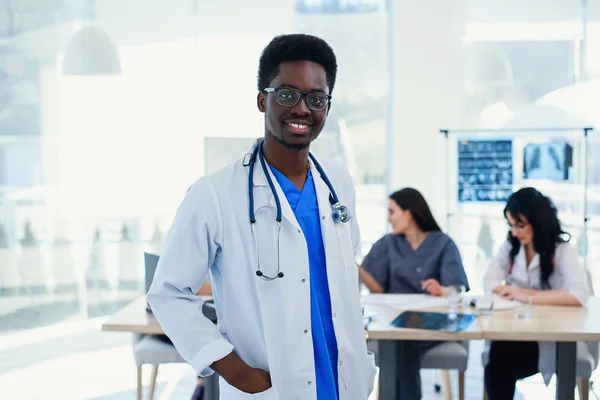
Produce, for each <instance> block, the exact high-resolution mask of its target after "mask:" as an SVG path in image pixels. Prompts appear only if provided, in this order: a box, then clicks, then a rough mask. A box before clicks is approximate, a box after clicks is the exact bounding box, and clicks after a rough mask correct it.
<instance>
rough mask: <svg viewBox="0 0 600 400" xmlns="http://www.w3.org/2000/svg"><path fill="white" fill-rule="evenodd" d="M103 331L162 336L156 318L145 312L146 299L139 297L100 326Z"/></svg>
mask: <svg viewBox="0 0 600 400" xmlns="http://www.w3.org/2000/svg"><path fill="white" fill-rule="evenodd" d="M102 330H103V331H116V332H134V333H147V334H155V335H159V334H163V333H164V332H163V330H162V328H161V327H160V325H159V324H158V321H156V318H154V316H153V315H152V314H150V313H148V312H146V297H145V296H141V297H138V298H137V299H135V300H134V301H132V302H131V303H129V304H128V305H126V306H125V307H123V308H122V309H120V310H119V311H117V312H116V313H115V314H114V315H112V316H111V317H110V318H108V320H107V321H106V322H105V323H103V324H102Z"/></svg>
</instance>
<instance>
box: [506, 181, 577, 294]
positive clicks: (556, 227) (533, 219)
mask: <svg viewBox="0 0 600 400" xmlns="http://www.w3.org/2000/svg"><path fill="white" fill-rule="evenodd" d="M507 212H509V213H510V215H511V216H512V217H513V218H514V219H515V220H517V221H519V222H525V221H524V220H523V217H525V218H526V219H527V222H529V224H530V225H531V228H532V229H533V248H534V249H535V251H536V252H537V253H538V254H539V255H540V267H541V268H540V281H541V283H542V289H549V288H550V284H549V283H548V279H549V278H550V275H551V274H552V271H553V270H554V266H553V265H552V264H553V256H554V251H555V250H556V246H557V245H558V244H559V243H564V242H566V241H567V240H565V239H564V236H565V235H568V234H567V233H566V232H565V231H563V230H562V227H561V224H560V221H559V219H558V211H557V210H556V207H555V206H554V204H553V203H552V200H550V198H549V197H546V196H544V195H543V194H542V193H540V192H539V191H537V190H536V189H534V188H532V187H526V188H523V189H521V190H519V191H517V192H515V193H513V194H512V195H510V197H509V198H508V200H507V202H506V207H505V208H504V216H505V217H506V213H507ZM568 236H569V237H570V235H568ZM508 240H509V241H510V243H511V244H512V249H511V250H510V259H511V262H514V259H515V256H516V255H517V253H518V252H519V249H520V248H521V244H520V243H519V239H517V238H515V237H513V236H512V232H511V231H510V230H509V231H508Z"/></svg>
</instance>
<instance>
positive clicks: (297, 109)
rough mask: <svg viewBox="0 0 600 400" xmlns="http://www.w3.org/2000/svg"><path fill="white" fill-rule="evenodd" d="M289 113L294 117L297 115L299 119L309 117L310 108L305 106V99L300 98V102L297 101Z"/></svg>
mask: <svg viewBox="0 0 600 400" xmlns="http://www.w3.org/2000/svg"><path fill="white" fill-rule="evenodd" d="M290 112H291V113H292V114H294V115H298V116H301V117H306V116H308V115H310V108H308V106H307V105H306V97H304V96H302V97H301V98H300V101H298V104H296V105H295V106H294V107H292V109H291V110H290Z"/></svg>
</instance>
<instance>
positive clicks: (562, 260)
mask: <svg viewBox="0 0 600 400" xmlns="http://www.w3.org/2000/svg"><path fill="white" fill-rule="evenodd" d="M511 248H512V245H511V244H510V242H509V241H506V242H504V244H503V245H502V246H501V247H500V251H499V252H498V254H497V255H496V258H495V259H494V260H493V261H492V264H491V265H490V267H489V269H488V270H487V271H486V273H485V276H484V278H483V282H484V288H485V290H486V291H491V290H492V289H494V288H495V287H497V286H498V285H501V284H502V282H503V281H504V280H505V279H506V278H507V277H508V271H509V267H510V250H511ZM511 282H512V283H511V284H512V285H514V286H517V287H521V288H528V289H537V290H541V288H542V285H541V279H540V255H539V254H537V253H536V254H535V256H534V257H533V259H532V260H531V263H530V265H529V268H527V261H526V258H525V249H524V248H523V246H521V248H520V250H519V253H517V255H516V256H515V259H514V264H513V270H512V274H511ZM548 283H549V284H550V288H551V289H553V290H566V291H568V292H569V293H571V294H572V295H573V296H574V297H575V298H576V299H577V300H578V301H579V303H580V304H581V305H582V306H585V305H586V303H587V300H588V297H589V296H590V282H588V277H587V273H586V271H585V269H584V268H583V267H582V266H581V264H580V263H579V256H578V254H577V249H576V248H575V247H574V246H573V245H572V244H570V243H561V244H559V245H558V246H557V247H556V250H555V252H554V271H553V272H552V274H551V275H550V277H549V279H548ZM538 346H539V354H540V355H539V359H538V368H539V370H540V372H541V373H542V375H543V376H544V381H545V382H546V385H547V384H548V383H549V382H550V379H551V378H552V375H554V373H555V371H556V343H555V342H538Z"/></svg>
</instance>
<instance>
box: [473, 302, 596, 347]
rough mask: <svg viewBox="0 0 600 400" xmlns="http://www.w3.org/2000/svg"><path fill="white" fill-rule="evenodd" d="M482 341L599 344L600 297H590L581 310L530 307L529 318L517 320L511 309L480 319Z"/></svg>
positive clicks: (576, 308) (574, 308)
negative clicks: (482, 333)
mask: <svg viewBox="0 0 600 400" xmlns="http://www.w3.org/2000/svg"><path fill="white" fill-rule="evenodd" d="M478 319H479V324H480V326H481V328H482V330H483V332H484V338H485V339H489V340H517V341H521V340H523V341H528V340H531V341H540V342H580V341H581V342H583V341H590V342H597V341H600V298H598V297H590V299H589V300H588V303H587V305H586V307H585V308H583V307H555V306H533V307H532V313H531V318H530V319H523V318H516V317H514V316H513V312H512V310H507V311H496V312H494V313H493V314H492V315H491V316H489V317H487V316H486V317H479V318H478Z"/></svg>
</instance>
